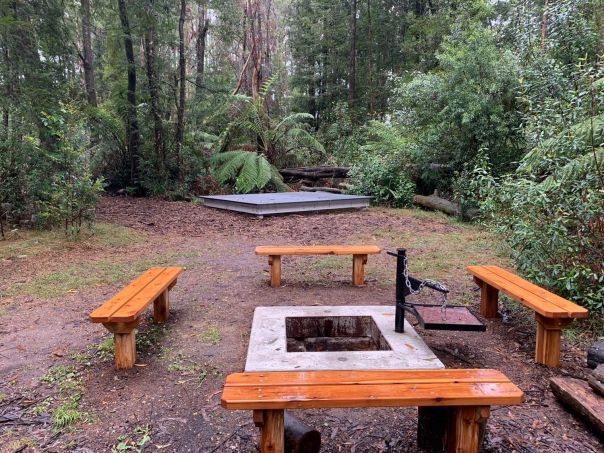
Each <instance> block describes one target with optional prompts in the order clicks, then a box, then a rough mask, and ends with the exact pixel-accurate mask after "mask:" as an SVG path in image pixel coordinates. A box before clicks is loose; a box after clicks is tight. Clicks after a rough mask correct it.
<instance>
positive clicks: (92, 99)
mask: <svg viewBox="0 0 604 453" xmlns="http://www.w3.org/2000/svg"><path fill="white" fill-rule="evenodd" d="M80 14H81V15H82V65H83V67H84V85H85V87H86V97H87V99H88V103H89V104H90V105H91V106H92V107H96V106H97V95H96V76H95V72H94V52H93V51H92V30H91V29H92V26H91V24H90V17H91V16H90V0H81V4H80Z"/></svg>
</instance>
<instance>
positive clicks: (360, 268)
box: [352, 255, 367, 286]
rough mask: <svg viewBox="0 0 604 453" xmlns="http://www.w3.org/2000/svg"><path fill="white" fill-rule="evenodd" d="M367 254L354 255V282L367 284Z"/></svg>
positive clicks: (354, 283)
mask: <svg viewBox="0 0 604 453" xmlns="http://www.w3.org/2000/svg"><path fill="white" fill-rule="evenodd" d="M366 263H367V255H352V284H353V285H354V286H362V285H364V284H365V264H366Z"/></svg>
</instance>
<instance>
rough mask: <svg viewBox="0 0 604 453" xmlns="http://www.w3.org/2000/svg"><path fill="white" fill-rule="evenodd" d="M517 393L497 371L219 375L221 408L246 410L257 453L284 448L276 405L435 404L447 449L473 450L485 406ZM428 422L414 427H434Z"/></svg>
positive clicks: (514, 400) (510, 400) (280, 409)
mask: <svg viewBox="0 0 604 453" xmlns="http://www.w3.org/2000/svg"><path fill="white" fill-rule="evenodd" d="M522 400H523V393H522V391H521V390H520V389H519V388H518V387H516V385H514V384H513V383H512V382H510V380H509V379H508V378H507V377H506V376H505V375H504V374H502V373H501V372H499V371H497V370H475V369H470V370H447V369H444V370H402V371H384V370H379V371H300V372H254V373H237V374H231V375H230V376H228V377H227V379H226V383H225V386H224V390H223V393H222V400H221V403H222V407H224V408H225V409H235V410H252V411H254V412H253V414H254V415H253V417H254V422H255V423H256V426H259V427H260V429H261V440H260V452H261V453H267V452H272V453H282V452H283V451H284V429H283V426H284V421H283V419H284V410H285V409H314V408H342V407H350V408H354V407H357V408H362V407H403V406H417V407H419V408H420V418H421V409H433V408H439V409H438V412H439V414H440V415H439V417H438V418H434V419H433V420H440V421H441V425H442V426H439V427H436V428H442V433H443V434H444V436H442V439H444V442H445V444H446V446H447V451H449V452H465V453H471V452H477V451H478V450H479V447H480V445H479V444H480V440H479V439H480V431H481V426H482V427H483V426H484V423H485V422H486V419H488V417H489V414H490V406H492V405H511V404H520V403H521V402H522ZM432 425H433V423H426V424H418V440H419V439H420V438H421V436H422V435H423V433H422V432H421V430H422V429H427V430H428V429H429V430H430V431H433V432H438V431H439V430H438V429H435V427H434V426H432Z"/></svg>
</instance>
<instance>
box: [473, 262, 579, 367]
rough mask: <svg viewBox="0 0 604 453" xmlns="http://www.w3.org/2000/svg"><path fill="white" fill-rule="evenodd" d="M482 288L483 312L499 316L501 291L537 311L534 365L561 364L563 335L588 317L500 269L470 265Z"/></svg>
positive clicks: (564, 300)
mask: <svg viewBox="0 0 604 453" xmlns="http://www.w3.org/2000/svg"><path fill="white" fill-rule="evenodd" d="M468 271H469V272H470V273H471V274H472V275H473V276H474V281H475V282H476V284H477V285H478V286H479V287H480V313H481V314H482V315H483V316H484V317H485V318H496V317H497V304H498V299H499V291H501V292H503V293H505V294H506V295H508V296H509V297H511V298H512V299H514V300H516V301H518V302H520V303H522V304H523V305H525V306H527V307H528V308H530V309H531V310H533V311H534V312H535V318H536V320H537V341H536V346H535V362H537V363H542V364H544V365H547V366H550V367H556V366H559V365H560V336H561V335H560V333H561V331H562V329H563V328H565V327H566V326H568V324H570V322H571V321H572V320H573V319H574V318H587V315H588V311H587V310H586V309H585V308H583V307H580V306H579V305H577V304H574V303H572V302H570V301H568V300H566V299H563V298H562V297H560V296H557V295H556V294H553V293H550V292H549V291H546V290H545V289H543V288H540V287H539V286H537V285H534V284H533V283H530V282H528V281H526V280H524V279H522V278H520V277H518V276H517V275H514V274H513V273H511V272H509V271H506V270H505V269H502V268H500V267H497V266H469V267H468Z"/></svg>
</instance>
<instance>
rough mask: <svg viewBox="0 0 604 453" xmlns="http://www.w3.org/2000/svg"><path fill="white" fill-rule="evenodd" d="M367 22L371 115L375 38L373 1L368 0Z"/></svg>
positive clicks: (370, 107) (370, 112) (370, 109)
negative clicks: (373, 35)
mask: <svg viewBox="0 0 604 453" xmlns="http://www.w3.org/2000/svg"><path fill="white" fill-rule="evenodd" d="M367 22H368V38H369V42H368V44H367V45H368V47H369V55H368V58H369V61H368V66H369V68H368V72H369V114H373V37H372V23H371V0H367Z"/></svg>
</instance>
